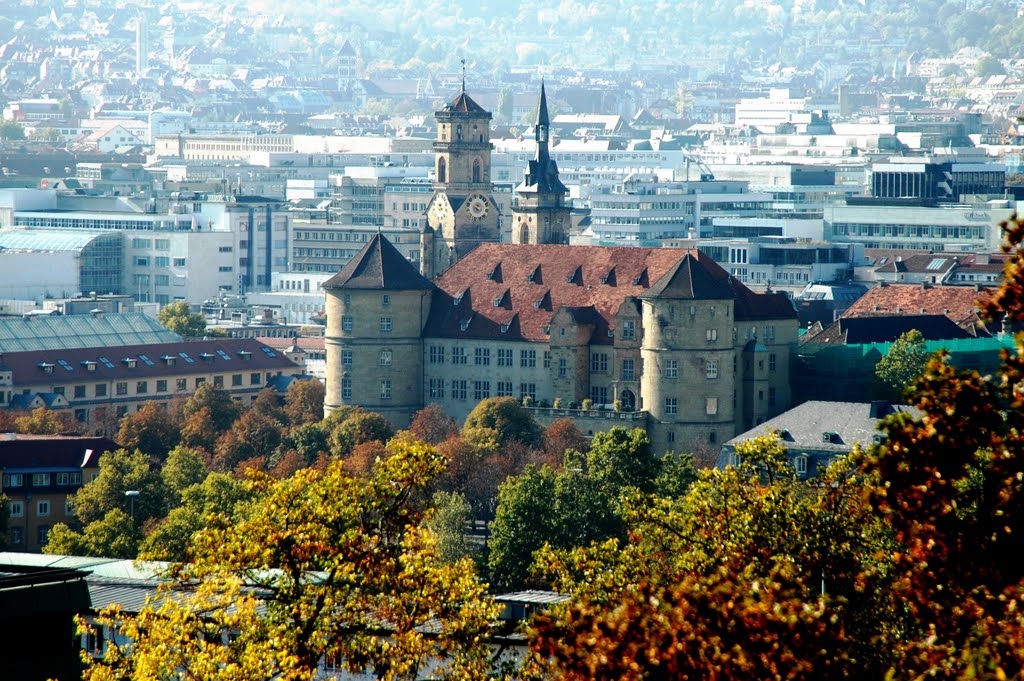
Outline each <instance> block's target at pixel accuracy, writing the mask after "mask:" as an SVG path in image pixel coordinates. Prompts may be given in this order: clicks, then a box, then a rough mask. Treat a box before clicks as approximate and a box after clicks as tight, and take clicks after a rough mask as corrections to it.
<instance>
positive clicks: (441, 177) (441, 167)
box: [437, 158, 448, 182]
mask: <svg viewBox="0 0 1024 681" xmlns="http://www.w3.org/2000/svg"><path fill="white" fill-rule="evenodd" d="M437 181H438V182H447V181H448V167H447V164H446V163H445V162H444V159H443V158H439V159H437Z"/></svg>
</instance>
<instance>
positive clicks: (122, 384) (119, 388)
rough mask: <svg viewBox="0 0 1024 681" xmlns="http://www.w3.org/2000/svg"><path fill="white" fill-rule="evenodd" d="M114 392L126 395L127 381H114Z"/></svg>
mask: <svg viewBox="0 0 1024 681" xmlns="http://www.w3.org/2000/svg"><path fill="white" fill-rule="evenodd" d="M114 392H115V393H116V394H118V395H127V394H128V382H127V381H118V382H117V383H115V384H114Z"/></svg>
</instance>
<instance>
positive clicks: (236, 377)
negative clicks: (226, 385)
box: [231, 374, 242, 388]
mask: <svg viewBox="0 0 1024 681" xmlns="http://www.w3.org/2000/svg"><path fill="white" fill-rule="evenodd" d="M241 385H242V374H231V387H232V388H239V387H241Z"/></svg>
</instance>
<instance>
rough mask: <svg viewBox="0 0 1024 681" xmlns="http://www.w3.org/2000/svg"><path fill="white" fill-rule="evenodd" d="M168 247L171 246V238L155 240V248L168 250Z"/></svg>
mask: <svg viewBox="0 0 1024 681" xmlns="http://www.w3.org/2000/svg"><path fill="white" fill-rule="evenodd" d="M170 248H171V240H170V239H157V240H156V250H158V251H168V250H170Z"/></svg>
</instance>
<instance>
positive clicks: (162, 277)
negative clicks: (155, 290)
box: [156, 274, 171, 286]
mask: <svg viewBox="0 0 1024 681" xmlns="http://www.w3.org/2000/svg"><path fill="white" fill-rule="evenodd" d="M156 285H157V286H170V285H171V278H170V277H169V276H167V275H166V274H158V275H156Z"/></svg>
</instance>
